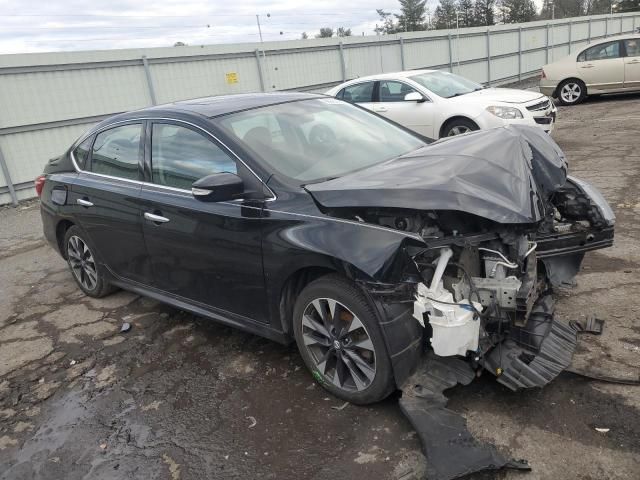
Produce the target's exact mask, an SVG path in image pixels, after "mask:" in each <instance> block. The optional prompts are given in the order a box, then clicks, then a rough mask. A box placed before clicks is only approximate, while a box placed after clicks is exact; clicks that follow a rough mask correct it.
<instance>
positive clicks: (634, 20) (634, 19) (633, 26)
mask: <svg viewBox="0 0 640 480" xmlns="http://www.w3.org/2000/svg"><path fill="white" fill-rule="evenodd" d="M632 18H633V25H632V27H631V33H636V16H635V15H634V16H633V17H632Z"/></svg>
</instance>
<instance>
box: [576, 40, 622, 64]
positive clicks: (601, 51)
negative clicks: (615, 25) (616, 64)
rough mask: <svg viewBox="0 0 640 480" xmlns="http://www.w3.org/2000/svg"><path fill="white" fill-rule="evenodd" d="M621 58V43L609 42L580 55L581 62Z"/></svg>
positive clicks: (588, 49)
mask: <svg viewBox="0 0 640 480" xmlns="http://www.w3.org/2000/svg"><path fill="white" fill-rule="evenodd" d="M619 57H620V42H618V41H616V42H608V43H602V44H600V45H596V46H595V47H591V48H587V49H586V50H585V51H584V52H582V53H581V54H580V55H578V61H579V62H592V61H594V60H606V59H608V58H619Z"/></svg>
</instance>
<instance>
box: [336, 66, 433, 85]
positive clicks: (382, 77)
mask: <svg viewBox="0 0 640 480" xmlns="http://www.w3.org/2000/svg"><path fill="white" fill-rule="evenodd" d="M437 71H438V70H426V69H421V70H404V71H402V72H390V73H379V74H377V75H367V76H366V77H358V78H354V79H353V80H349V81H348V82H344V83H343V84H342V85H346V84H349V83H358V82H366V81H368V80H390V79H395V78H407V77H412V76H413V75H419V74H421V73H433V72H437Z"/></svg>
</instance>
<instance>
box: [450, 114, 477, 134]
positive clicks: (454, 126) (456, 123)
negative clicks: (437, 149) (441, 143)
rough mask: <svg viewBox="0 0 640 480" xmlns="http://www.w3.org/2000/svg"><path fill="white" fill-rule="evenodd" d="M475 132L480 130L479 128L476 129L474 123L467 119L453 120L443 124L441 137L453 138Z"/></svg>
mask: <svg viewBox="0 0 640 480" xmlns="http://www.w3.org/2000/svg"><path fill="white" fill-rule="evenodd" d="M475 130H480V127H478V125H476V123H475V122H472V121H471V120H469V119H468V118H454V119H453V120H449V121H448V122H447V123H446V124H445V126H444V128H443V129H442V135H441V137H453V136H455V135H462V134H463V133H469V132H473V131H475Z"/></svg>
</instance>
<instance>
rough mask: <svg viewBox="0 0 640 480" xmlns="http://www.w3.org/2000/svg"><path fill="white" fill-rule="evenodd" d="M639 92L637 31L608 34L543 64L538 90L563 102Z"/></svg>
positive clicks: (639, 64)
mask: <svg viewBox="0 0 640 480" xmlns="http://www.w3.org/2000/svg"><path fill="white" fill-rule="evenodd" d="M632 91H640V34H637V33H636V34H630V35H622V36H618V37H609V38H607V39H605V40H600V41H598V42H596V43H592V44H590V45H589V46H587V47H585V48H583V49H581V50H579V51H577V52H573V53H571V54H570V55H568V56H567V57H564V58H562V59H560V60H558V61H557V62H553V63H550V64H548V65H545V66H544V67H542V76H541V78H540V92H542V93H543V94H545V95H549V96H554V97H556V98H557V99H558V101H559V102H560V104H562V105H575V104H578V103H580V102H581V101H583V100H584V99H585V98H586V97H587V95H599V94H602V93H621V92H632Z"/></svg>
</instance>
